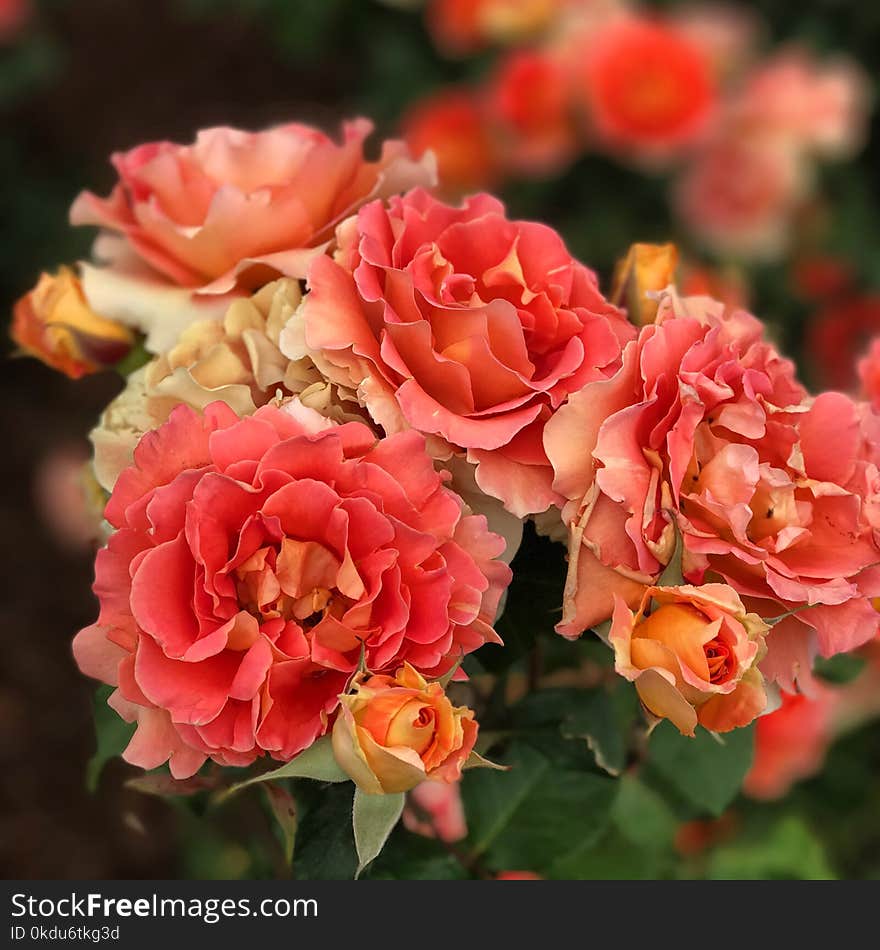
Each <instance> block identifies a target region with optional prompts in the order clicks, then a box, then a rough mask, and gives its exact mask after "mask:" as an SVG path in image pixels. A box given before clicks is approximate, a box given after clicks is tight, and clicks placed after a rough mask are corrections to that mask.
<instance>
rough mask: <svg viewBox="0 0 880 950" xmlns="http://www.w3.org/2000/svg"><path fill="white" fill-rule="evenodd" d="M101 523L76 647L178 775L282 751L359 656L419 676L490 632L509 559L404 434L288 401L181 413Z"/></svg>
mask: <svg viewBox="0 0 880 950" xmlns="http://www.w3.org/2000/svg"><path fill="white" fill-rule="evenodd" d="M106 517H107V519H108V521H109V522H110V523H111V524H112V525H113V526H114V527H115V528H117V529H118V530H117V531H116V533H115V534H113V535H112V536H111V538H110V541H109V543H108V545H107V547H106V548H104V549H103V550H102V551H100V552H99V554H98V558H97V562H96V579H95V586H94V590H95V593H96V594H97V596H98V600H99V602H100V616H99V617H98V621H97V623H96V624H94V625H93V626H91V627H87V628H86V629H84V630H83V631H81V632H80V633H79V635H78V636H77V637H76V640H75V641H74V654H75V656H76V659H77V662H78V663H79V666H80V668H81V669H82V670H83V671H84V672H85V673H87V674H89V675H91V676H95V677H96V678H98V679H101V680H103V681H104V682H107V683H111V684H113V685H115V686H117V687H118V688H117V690H116V692H115V693H114V694H113V697H112V699H111V705H113V707H114V708H115V709H117V711H119V713H120V715H122V716H123V717H125V718H126V719H129V720H133V719H137V721H138V731H137V732H136V734H135V736H134V738H133V739H132V742H131V744H130V745H129V747H128V749H127V750H126V754H125V757H126V758H127V759H128V761H130V762H133V763H134V764H137V765H140V766H143V767H144V768H154V767H156V766H158V765H160V764H161V763H162V762H164V761H165V760H166V759H168V758H169V757H170V759H171V763H170V764H171V771H172V773H173V774H174V775H175V776H177V777H183V776H187V775H190V774H192V773H193V772H195V771H196V770H197V769H198V768H199V767H200V765H201V764H202V762H203V761H204V760H205V758H206V757H210V758H212V759H214V760H215V761H217V762H220V763H222V764H224V765H247V764H248V763H250V762H251V761H253V760H254V758H256V757H257V756H260V755H262V754H264V753H268V754H269V755H271V756H272V757H273V758H276V759H281V760H288V759H290V758H291V757H293V756H294V755H296V754H297V753H298V752H300V751H301V750H302V749H304V748H306V747H307V746H308V745H310V744H311V743H312V742H313V741H314V739H315V738H317V737H318V736H320V735H322V734H324V733H325V732H326V730H327V728H328V724H329V723H328V720H329V719H330V717H332V716H333V714H334V712H335V711H336V709H337V705H338V701H339V700H338V697H339V694H340V693H342V692H344V690H345V685H346V682H347V680H348V679H349V676H350V674H351V673H352V671H354V670H355V669H356V667H357V664H358V661H359V658H360V656H361V651H362V649H363V650H364V651H365V659H366V662H367V664H368V666H369V667H370V669H372V670H374V671H377V672H378V671H382V670H395V669H397V668H398V667H399V666H400V665H401V664H402V663H404V662H408V663H410V664H412V666H413V667H415V668H416V669H418V670H421V671H424V672H425V673H426V674H428V675H441V674H442V673H443V672H445V671H448V670H449V669H450V668H451V666H452V665H453V664H454V663H455V662H456V661H457V660H458V659H459V658H460V657H461V655H462V654H463V653H469V652H470V651H472V650H474V649H476V648H477V647H479V646H481V645H482V644H483V643H485V642H490V641H494V642H498V637H497V635H496V634H495V632H494V631H493V629H492V627H491V626H490V624H491V623H492V621H493V619H494V617H495V613H496V610H497V607H498V602H499V599H500V597H501V594H502V591H503V590H504V588H505V587H506V585H507V583H508V582H509V579H510V570H509V568H508V567H507V566H506V565H504V564H503V563H501V562H499V561H497V560H495V558H496V557H497V556H498V555H499V554H500V553H501V551H502V549H503V542H502V541H501V539H500V538H499V537H498V536H497V535H493V534H491V533H489V532H488V531H487V529H486V523H485V520H484V519H483V518H482V517H479V516H469V515H466V514H465V513H464V511H463V509H462V504H461V502H460V500H459V499H458V498H457V496H455V495H454V494H453V493H452V492H450V491H449V490H448V489H446V488H444V487H443V485H442V478H441V476H440V475H439V474H437V473H436V472H435V470H434V468H433V466H432V464H431V460H430V458H429V457H428V456H427V455H426V454H425V452H424V442H423V439H422V438H421V437H420V436H419V435H417V434H416V433H414V432H410V433H404V434H400V435H396V436H391V437H389V438H387V439H384V440H380V441H377V440H376V436H375V435H374V433H373V432H372V431H371V430H370V429H369V428H368V427H367V426H364V425H362V424H360V423H349V424H346V425H340V426H334V425H332V424H330V423H328V422H327V420H325V419H323V418H322V417H320V416H318V414H317V413H314V412H312V411H311V410H307V409H305V408H304V407H303V406H302V405H301V404H299V403H298V402H296V401H293V402H291V403H289V404H288V405H287V406H286V407H285V408H284V409H277V408H275V407H274V406H264V407H262V408H261V409H258V410H257V412H256V413H255V414H254V415H253V416H249V417H245V418H243V419H239V417H238V416H236V414H235V413H234V412H233V411H232V410H231V409H230V408H229V407H228V406H227V405H225V404H224V403H214V404H212V405H211V406H209V407H208V408H207V409H206V410H205V413H204V415H200V414H199V413H197V412H195V411H194V410H192V409H190V408H189V407H185V406H180V407H178V408H177V409H175V410H174V412H173V413H172V415H171V417H170V419H169V421H168V422H167V423H165V424H164V425H162V426H160V427H159V428H158V429H156V430H155V431H152V432H150V433H148V434H147V435H145V436H144V437H143V439H142V440H141V442H140V444H139V445H138V447H137V449H136V451H135V461H134V465H132V466H131V467H130V468H128V469H126V470H125V471H124V472H123V473H122V475H120V477H119V480H118V481H117V483H116V487H115V489H114V491H113V494H112V496H111V498H110V501H109V503H108V505H107V510H106Z"/></svg>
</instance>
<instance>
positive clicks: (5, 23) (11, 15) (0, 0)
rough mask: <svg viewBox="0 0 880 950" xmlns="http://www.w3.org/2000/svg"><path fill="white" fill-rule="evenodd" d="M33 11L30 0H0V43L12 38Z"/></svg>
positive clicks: (16, 34)
mask: <svg viewBox="0 0 880 950" xmlns="http://www.w3.org/2000/svg"><path fill="white" fill-rule="evenodd" d="M33 12H34V11H33V6H32V4H31V0H0V43H9V42H11V41H12V40H14V39H15V38H16V37H17V36H18V34H19V33H20V32H21V30H22V29H23V28H24V26H25V25H26V24H27V23H28V21H29V20H30V18H31V16H32V15H33Z"/></svg>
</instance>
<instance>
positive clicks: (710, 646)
mask: <svg viewBox="0 0 880 950" xmlns="http://www.w3.org/2000/svg"><path fill="white" fill-rule="evenodd" d="M703 652H704V653H705V654H706V662H707V663H708V664H709V682H710V683H724V682H725V681H726V680H728V679H729V678H730V677H731V675H732V674H733V671H734V664H735V660H734V656H733V651H732V650H731V649H730V647H729V646H728V645H727V644H726V643H725V642H724V641H723V640H719V639H718V637H715V639H714V640H710V641H709V642H708V643H707V644H706V645H705V646H704V647H703Z"/></svg>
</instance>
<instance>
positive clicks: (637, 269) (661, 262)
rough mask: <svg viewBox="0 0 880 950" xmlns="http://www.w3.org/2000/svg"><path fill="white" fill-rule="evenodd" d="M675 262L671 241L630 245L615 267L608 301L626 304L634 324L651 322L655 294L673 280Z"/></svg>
mask: <svg viewBox="0 0 880 950" xmlns="http://www.w3.org/2000/svg"><path fill="white" fill-rule="evenodd" d="M677 265H678V248H676V246H675V245H674V244H633V245H632V246H631V247H630V249H629V252H628V254H627V255H626V257H623V258H621V259H620V260H619V261H618V262H617V264H616V266H615V268H614V281H613V285H612V289H611V302H612V303H614V304H616V305H617V306H619V307H620V306H625V307H626V311H627V315H628V316H629V318H630V320H632V321H633V323H637V324H638V325H639V326H644V324H646V323H653V322H654V318H655V317H656V316H657V307H658V300H657V294H658V292H659V291H661V290H665V289H666V288H667V287H668V286H669V285H670V284H671V283H673V282H674V280H675V269H676V267H677Z"/></svg>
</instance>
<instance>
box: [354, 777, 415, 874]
mask: <svg viewBox="0 0 880 950" xmlns="http://www.w3.org/2000/svg"><path fill="white" fill-rule="evenodd" d="M405 800H406V796H405V795H404V794H403V792H395V793H393V794H391V795H368V794H366V792H363V791H361V789H359V788H356V789H355V790H354V809H353V810H352V827H353V828H354V843H355V847H356V848H357V854H358V867H357V872H356V873H355V877H358V876H359V875H360V873H361V871H363V869H364V868H365V867H366V866H367V865H368V864H369V863H370V861H372V860H373V858H375V857H376V856H377V855H378V854H379V852H380V851H381V850H382V848H383V846H384V845H385V842H386V841H387V840H388V835H390V834H391V832H392V830H393V829H394V826H395V825H396V824H397V822H398V821H399V820H400V815H401V813H402V812H403V803H404V801H405Z"/></svg>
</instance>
